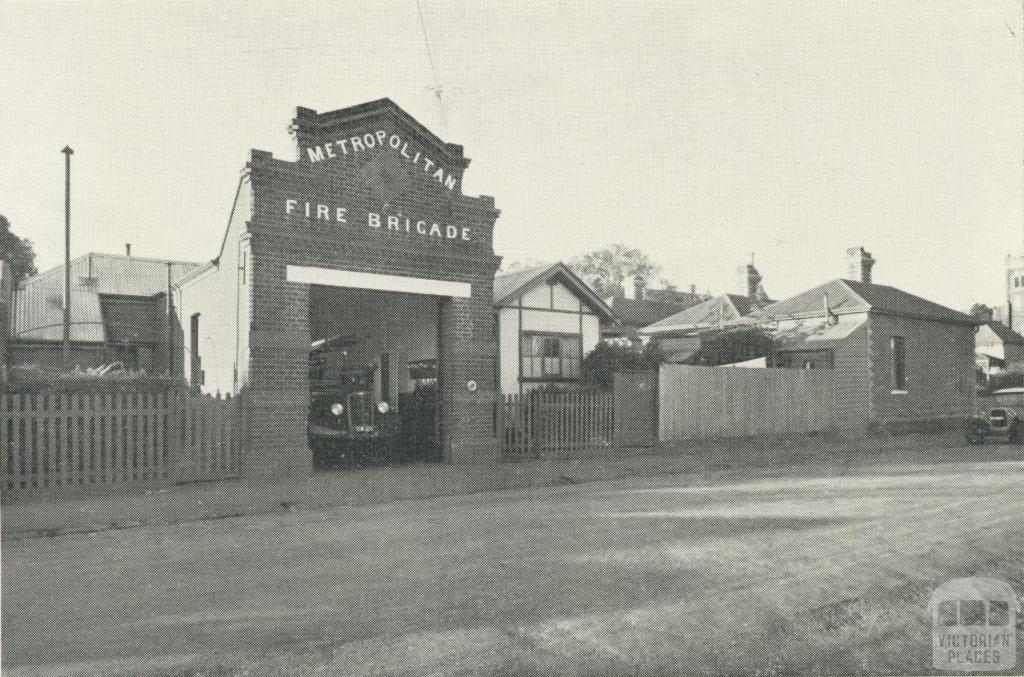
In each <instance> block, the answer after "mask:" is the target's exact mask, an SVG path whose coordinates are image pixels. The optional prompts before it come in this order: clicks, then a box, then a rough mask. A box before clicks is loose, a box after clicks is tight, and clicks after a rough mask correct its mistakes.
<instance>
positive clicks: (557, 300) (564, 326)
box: [498, 283, 601, 395]
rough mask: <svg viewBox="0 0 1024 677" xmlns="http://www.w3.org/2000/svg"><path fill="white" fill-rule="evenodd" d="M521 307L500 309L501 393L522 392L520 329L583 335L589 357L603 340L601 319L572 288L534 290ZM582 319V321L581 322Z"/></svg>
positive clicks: (525, 296) (584, 347) (522, 302)
mask: <svg viewBox="0 0 1024 677" xmlns="http://www.w3.org/2000/svg"><path fill="white" fill-rule="evenodd" d="M516 303H517V305H515V306H509V307H503V308H499V309H498V346H499V348H498V349H499V353H500V365H501V366H500V372H501V373H500V379H499V380H500V383H501V392H502V393H503V394H506V395H510V394H516V393H519V392H520V382H519V368H520V364H519V331H520V329H519V327H520V317H521V318H522V320H521V321H522V331H523V332H531V331H533V332H536V331H540V332H552V333H559V334H579V335H581V337H582V344H583V355H584V356H586V354H587V353H589V352H590V351H591V350H593V349H594V347H595V346H597V344H598V343H599V342H600V340H601V323H600V318H599V317H598V316H597V315H595V314H594V313H593V312H592V311H591V310H590V309H589V308H588V307H587V306H586V305H583V304H582V303H581V302H580V300H579V298H578V297H577V296H576V295H575V294H574V293H573V292H572V291H571V290H569V288H567V287H565V286H564V285H562V284H560V283H559V284H555V285H554V286H553V287H551V286H548V285H546V284H544V285H541V286H539V287H537V288H535V289H532V290H530V291H529V292H527V293H526V294H524V295H523V296H522V299H521V307H520V305H518V304H519V302H516ZM581 318H582V322H581Z"/></svg>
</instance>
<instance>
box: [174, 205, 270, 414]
mask: <svg viewBox="0 0 1024 677" xmlns="http://www.w3.org/2000/svg"><path fill="white" fill-rule="evenodd" d="M251 195H252V188H251V186H249V185H246V186H243V189H242V190H241V191H240V192H239V196H238V203H237V204H236V206H235V210H234V214H235V216H234V220H233V221H232V222H231V223H230V224H229V225H228V232H227V235H226V239H225V241H224V251H223V253H222V254H221V256H220V260H219V262H218V264H219V265H217V266H211V267H210V268H208V269H207V270H205V271H204V272H202V273H200V274H199V275H198V276H197V277H195V278H193V279H191V280H189V281H186V282H184V283H182V284H181V285H180V286H179V288H178V289H177V290H176V291H175V293H174V296H175V299H174V301H175V306H176V311H177V313H178V320H179V321H180V323H181V328H182V341H181V343H182V345H180V346H174V348H175V360H181V362H180V364H182V365H184V372H185V378H186V379H190V376H191V375H190V373H189V371H190V365H191V359H192V353H191V352H190V350H189V346H190V343H191V337H190V320H191V317H192V315H193V314H194V313H199V357H200V359H201V362H202V364H201V368H202V370H203V373H204V376H205V380H204V381H203V385H202V390H203V392H205V393H216V392H218V391H219V392H221V393H222V394H228V393H237V391H238V389H239V388H241V387H242V386H244V385H245V383H246V381H247V378H248V367H249V354H248V350H249V345H248V335H249V334H248V331H246V330H245V329H244V328H246V327H248V326H249V308H250V290H251V285H250V282H251V276H252V272H251V268H252V262H251V261H250V260H249V258H248V257H247V256H245V252H247V251H248V240H247V239H246V237H245V235H246V233H245V222H246V221H247V220H248V219H249V218H250V216H251V204H252V202H251ZM243 267H248V268H249V270H245V271H243V270H241V269H242V268H243ZM240 329H241V331H240ZM236 369H237V374H238V376H237V379H236V376H235V374H236Z"/></svg>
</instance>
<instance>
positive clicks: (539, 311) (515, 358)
mask: <svg viewBox="0 0 1024 677" xmlns="http://www.w3.org/2000/svg"><path fill="white" fill-rule="evenodd" d="M494 307H495V312H496V313H497V316H498V356H499V357H498V364H499V374H498V381H499V383H500V392H501V393H502V394H505V395H509V394H517V393H523V392H526V391H529V390H533V389H536V388H541V387H566V386H572V385H573V384H575V383H576V382H578V381H579V379H580V366H581V365H582V362H583V358H584V357H586V355H587V353H589V352H590V351H591V350H593V349H594V347H595V346H596V345H597V344H598V342H599V341H600V340H601V326H602V324H604V325H606V326H611V325H613V324H614V320H615V315H614V313H613V312H612V310H611V309H610V308H609V307H608V306H607V304H605V302H604V301H603V300H601V298H600V297H599V296H598V295H597V294H596V293H595V292H594V290H593V289H591V288H590V287H589V286H588V285H587V284H586V283H585V282H583V280H581V279H580V278H579V277H578V276H577V275H576V274H575V273H574V272H572V270H570V269H569V267H568V266H566V265H565V264H563V263H556V264H554V265H549V266H539V267H536V268H530V269H527V270H521V271H515V272H511V273H499V274H498V275H496V276H495V278H494Z"/></svg>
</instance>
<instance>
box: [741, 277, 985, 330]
mask: <svg viewBox="0 0 1024 677" xmlns="http://www.w3.org/2000/svg"><path fill="white" fill-rule="evenodd" d="M826 296H827V297H828V308H829V311H830V312H831V313H832V314H834V315H843V314H846V313H865V312H868V311H870V312H874V313H883V314H886V315H897V316H901V317H913V318H917V319H923V320H935V321H938V322H950V323H954V324H970V325H977V324H980V322H979V321H978V320H976V319H975V318H973V317H971V316H970V315H967V314H965V313H961V312H960V311H958V310H953V309H952V308H947V307H946V306H943V305H940V304H938V303H935V302H934V301H929V300H928V299H924V298H921V297H920V296H915V295H914V294H910V293H908V292H905V291H903V290H902V289H897V288H895V287H890V286H889V285H885V284H872V283H869V282H857V281H855V280H844V279H836V280H831V281H829V282H825V283H824V284H820V285H818V286H817V287H813V288H811V289H808V290H807V291H805V292H801V293H799V294H797V295H796V296H791V297H789V298H788V299H784V300H782V301H777V302H775V303H773V304H771V305H769V306H765V307H764V308H762V309H761V310H758V311H755V312H754V313H752V315H756V316H757V317H764V318H769V319H774V320H780V319H789V318H804V317H819V316H823V315H825V312H826V311H825V297H826Z"/></svg>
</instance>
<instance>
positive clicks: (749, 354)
mask: <svg viewBox="0 0 1024 677" xmlns="http://www.w3.org/2000/svg"><path fill="white" fill-rule="evenodd" d="M775 348H776V345H775V339H774V337H773V336H772V335H771V334H770V333H769V332H767V331H766V330H764V329H762V328H761V327H759V326H757V325H752V326H749V327H740V328H728V329H724V330H719V331H711V332H707V333H706V334H705V335H704V336H703V337H702V338H701V346H700V349H699V350H697V352H695V353H694V354H693V355H692V356H691V357H690V358H689V359H687V360H686V363H687V364H698V365H704V366H711V367H714V366H719V365H722V364H735V363H736V362H745V361H747V360H753V359H756V358H758V357H769V356H771V354H772V353H773V352H774V351H775Z"/></svg>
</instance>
